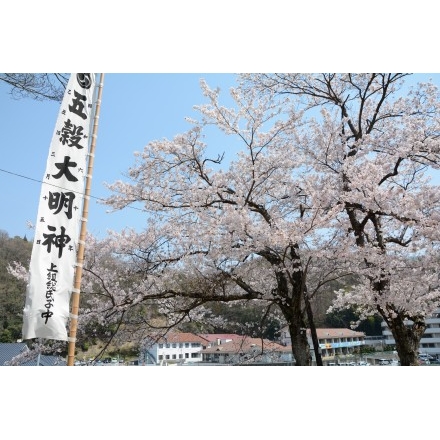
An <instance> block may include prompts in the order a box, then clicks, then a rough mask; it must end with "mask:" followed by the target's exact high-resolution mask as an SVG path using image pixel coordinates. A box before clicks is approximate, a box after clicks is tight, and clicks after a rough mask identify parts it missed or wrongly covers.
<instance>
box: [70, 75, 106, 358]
mask: <svg viewBox="0 0 440 440" xmlns="http://www.w3.org/2000/svg"><path fill="white" fill-rule="evenodd" d="M103 85H104V73H101V76H100V79H99V85H98V98H97V100H96V107H95V119H94V121H93V131H92V142H91V144H90V151H89V161H88V168H87V179H86V189H85V192H84V203H83V213H82V219H81V231H80V236H79V246H78V253H77V257H76V263H77V265H76V270H75V279H74V288H73V291H72V297H71V312H70V330H69V338H68V341H69V342H68V350H67V365H68V366H72V365H73V364H74V360H75V343H76V331H77V328H78V310H79V294H80V289H81V278H82V267H83V262H84V249H85V240H86V233H87V217H88V214H89V200H90V189H91V183H92V172H93V163H94V159H95V147H96V138H97V134H98V122H99V112H100V111H101V95H102V88H103Z"/></svg>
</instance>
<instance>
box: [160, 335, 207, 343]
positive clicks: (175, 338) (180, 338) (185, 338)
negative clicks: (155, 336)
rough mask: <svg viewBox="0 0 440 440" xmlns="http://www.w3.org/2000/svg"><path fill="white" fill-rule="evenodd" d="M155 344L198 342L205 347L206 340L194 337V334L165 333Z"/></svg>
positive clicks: (197, 336)
mask: <svg viewBox="0 0 440 440" xmlns="http://www.w3.org/2000/svg"><path fill="white" fill-rule="evenodd" d="M157 342H160V343H175V342H177V343H183V342H199V343H200V344H202V345H207V344H208V342H209V341H208V340H207V339H206V338H204V337H202V336H199V335H196V334H195V333H175V332H173V333H167V334H166V335H165V336H163V337H161V338H160V339H159V340H158V341H157Z"/></svg>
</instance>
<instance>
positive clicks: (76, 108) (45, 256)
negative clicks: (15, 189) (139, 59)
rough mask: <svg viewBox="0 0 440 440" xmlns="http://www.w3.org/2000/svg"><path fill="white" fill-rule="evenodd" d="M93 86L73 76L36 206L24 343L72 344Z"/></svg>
mask: <svg viewBox="0 0 440 440" xmlns="http://www.w3.org/2000/svg"><path fill="white" fill-rule="evenodd" d="M95 81H96V80H95V74H93V73H76V74H75V73H72V74H71V76H70V79H69V82H68V84H67V87H66V91H65V94H64V97H63V101H62V103H61V108H60V112H59V115H58V119H57V122H56V126H55V130H54V134H53V137H52V142H51V144H50V148H49V156H48V159H47V165H46V173H45V175H44V178H43V185H42V188H41V194H40V201H39V205H38V216H37V222H36V226H35V237H34V243H33V248H32V256H31V262H30V267H29V283H28V286H27V291H26V303H25V307H24V311H23V339H32V338H47V339H56V340H61V341H67V339H68V337H67V321H68V318H69V309H70V296H71V293H72V289H73V283H74V276H75V265H76V256H77V249H78V240H79V231H80V222H81V216H82V206H83V197H84V187H85V181H86V177H87V154H88V152H89V144H90V140H91V139H90V136H91V132H92V127H93V124H92V117H93V115H92V113H93V106H94V102H93V100H94V98H95V96H94V92H95Z"/></svg>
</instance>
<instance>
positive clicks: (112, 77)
mask: <svg viewBox="0 0 440 440" xmlns="http://www.w3.org/2000/svg"><path fill="white" fill-rule="evenodd" d="M430 77H432V78H433V80H434V82H435V83H436V84H438V85H439V86H440V74H416V75H414V76H413V77H412V81H416V80H426V79H427V78H430ZM201 78H204V79H205V80H206V81H207V82H208V84H209V86H210V87H212V88H215V87H220V89H221V96H223V99H224V101H223V102H228V99H227V98H228V90H229V88H230V87H231V86H234V85H235V75H233V74H224V73H221V74H214V73H191V74H190V73H184V74H179V73H167V74H159V73H133V74H123V73H114V74H106V75H105V78H104V88H103V93H102V105H101V115H100V120H99V131H98V138H97V143H96V151H95V161H94V170H93V179H92V191H91V194H92V196H93V197H92V199H91V202H90V206H89V217H88V222H87V230H88V231H89V232H91V233H92V234H94V235H96V236H98V237H100V238H103V237H104V236H105V235H106V232H107V230H109V229H113V230H116V231H120V230H121V229H122V228H124V227H126V226H129V227H134V228H135V229H137V230H140V229H141V228H142V227H143V225H144V222H145V219H146V217H145V213H143V212H141V211H139V210H138V209H130V208H128V209H125V210H124V211H122V212H114V213H109V212H108V210H109V208H108V207H106V206H104V205H102V204H100V203H98V202H97V200H96V198H104V197H106V196H108V195H109V192H108V191H107V189H106V188H105V186H104V182H109V183H111V182H114V181H115V180H117V179H120V178H123V173H124V172H125V171H127V169H128V168H129V167H130V166H131V165H132V164H133V162H134V156H133V152H134V151H136V150H137V151H140V150H142V149H143V148H144V146H145V145H147V143H148V142H150V141H152V140H155V139H162V138H165V137H167V138H172V137H173V136H174V135H176V134H179V133H182V132H184V131H186V130H187V129H189V128H190V125H189V124H188V123H187V122H186V121H185V117H187V116H195V115H197V113H196V112H195V111H194V109H193V106H194V105H197V104H201V103H204V102H205V98H204V97H203V95H202V93H201V90H200V85H199V81H200V79H201ZM229 102H230V99H229ZM59 107H60V104H59V103H56V102H49V101H43V102H41V101H34V100H31V99H20V100H14V99H12V98H11V97H10V95H9V89H8V87H7V86H6V85H5V84H3V83H0V114H1V115H2V117H1V118H0V145H1V156H0V157H1V159H0V170H1V171H0V188H2V191H0V203H1V207H2V209H1V211H0V229H1V230H4V231H6V232H7V233H8V234H9V235H10V236H11V237H14V236H16V235H18V236H20V237H23V236H24V235H26V236H27V238H28V239H32V238H33V235H34V233H33V230H32V229H29V228H28V227H27V222H28V221H30V222H31V223H33V224H35V222H36V216H37V211H38V200H39V195H40V191H41V184H40V183H39V182H40V181H41V179H42V177H43V175H44V172H45V168H46V161H47V155H48V152H49V144H50V142H51V139H52V135H53V131H54V128H55V123H56V120H57V117H58V111H59ZM212 141H213V142H215V141H216V139H215V138H212ZM224 147H225V145H224V144H223V143H222V144H221V147H220V146H215V147H211V148H212V149H213V151H215V148H217V149H218V152H219V153H222V152H223V151H224V150H223V149H224ZM220 148H221V150H220Z"/></svg>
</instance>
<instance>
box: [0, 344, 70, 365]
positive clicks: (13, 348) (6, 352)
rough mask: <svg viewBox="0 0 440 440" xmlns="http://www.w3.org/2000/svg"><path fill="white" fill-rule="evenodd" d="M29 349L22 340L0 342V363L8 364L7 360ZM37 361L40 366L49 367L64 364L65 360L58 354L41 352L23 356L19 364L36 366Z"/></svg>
mask: <svg viewBox="0 0 440 440" xmlns="http://www.w3.org/2000/svg"><path fill="white" fill-rule="evenodd" d="M27 351H29V348H28V346H27V345H26V344H25V343H24V342H11V343H0V365H1V366H4V365H8V364H9V362H10V361H11V360H12V359H13V358H14V357H16V356H18V355H19V354H22V353H24V352H27ZM38 361H39V365H40V366H44V367H49V366H55V365H60V366H61V365H66V361H65V360H64V359H62V358H60V357H59V356H51V355H46V354H41V355H40V356H39V358H38V355H37V354H35V356H32V357H30V358H27V357H26V358H24V359H23V361H22V362H21V363H20V364H19V365H20V366H36V365H37V362H38Z"/></svg>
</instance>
